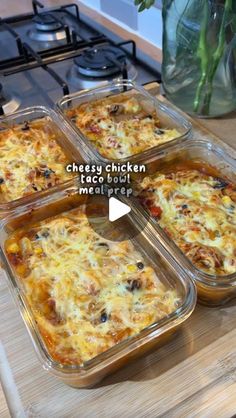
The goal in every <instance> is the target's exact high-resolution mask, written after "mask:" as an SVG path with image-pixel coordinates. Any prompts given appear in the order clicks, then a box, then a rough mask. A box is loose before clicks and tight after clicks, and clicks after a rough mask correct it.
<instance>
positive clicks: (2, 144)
mask: <svg viewBox="0 0 236 418" xmlns="http://www.w3.org/2000/svg"><path fill="white" fill-rule="evenodd" d="M76 145H77V144H76ZM72 161H75V162H77V161H81V162H82V157H81V154H80V152H79V151H78V149H77V147H76V146H75V142H74V140H73V134H72V133H71V130H70V129H68V128H67V127H66V123H65V121H62V120H61V119H60V117H59V115H58V114H57V113H56V112H54V111H53V110H50V109H47V108H45V107H41V106H35V107H30V108H27V109H23V110H20V111H18V112H15V113H14V114H12V115H8V116H4V117H1V118H0V214H1V216H3V214H4V213H5V212H7V211H9V210H12V209H14V208H16V207H18V206H19V205H22V204H24V203H26V202H29V201H30V200H32V199H35V198H38V197H39V196H42V195H43V194H44V193H45V192H46V191H48V190H53V189H55V187H57V186H58V185H59V184H62V183H64V184H67V183H68V181H70V180H71V179H72V177H74V175H73V176H72V175H71V174H68V173H67V172H66V170H65V166H66V164H68V163H69V162H72Z"/></svg>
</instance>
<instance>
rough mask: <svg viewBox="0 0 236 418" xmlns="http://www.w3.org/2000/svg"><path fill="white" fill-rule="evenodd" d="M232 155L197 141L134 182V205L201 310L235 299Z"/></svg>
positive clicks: (235, 170)
mask: <svg viewBox="0 0 236 418" xmlns="http://www.w3.org/2000/svg"><path fill="white" fill-rule="evenodd" d="M227 149H228V147H227ZM235 155H236V153H235V151H234V150H233V149H232V150H231V153H230V154H228V153H227V152H226V150H225V149H224V148H223V146H222V147H221V146H218V145H216V144H214V143H211V142H206V141H202V140H196V141H194V142H191V143H190V142H188V143H185V144H180V145H174V146H170V147H169V148H168V149H166V150H165V151H163V152H160V153H159V154H157V155H155V156H153V158H150V159H149V160H147V161H146V173H145V174H144V175H142V176H141V177H140V176H138V178H137V177H136V178H135V179H134V183H135V186H134V189H135V196H136V197H135V198H133V199H134V200H135V203H134V204H136V205H137V208H139V209H140V211H141V213H142V214H143V215H144V216H145V217H147V218H148V219H149V221H150V228H151V230H152V234H153V235H155V236H156V237H157V239H158V240H159V241H160V242H161V243H162V245H163V246H164V247H165V248H166V249H167V250H168V251H169V253H170V254H172V256H173V257H174V258H175V260H176V261H177V262H178V263H179V265H181V266H182V267H183V268H184V269H185V271H186V272H188V273H189V275H190V277H191V278H192V279H193V280H194V281H195V283H196V285H197V290H198V299H199V301H200V302H202V303H205V304H207V305H220V304H223V303H226V302H227V301H229V300H230V299H232V298H234V297H236V159H235ZM137 199H138V200H137Z"/></svg>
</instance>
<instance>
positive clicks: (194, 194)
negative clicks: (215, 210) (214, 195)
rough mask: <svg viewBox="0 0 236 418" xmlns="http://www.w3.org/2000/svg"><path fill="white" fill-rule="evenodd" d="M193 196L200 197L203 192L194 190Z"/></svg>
mask: <svg viewBox="0 0 236 418" xmlns="http://www.w3.org/2000/svg"><path fill="white" fill-rule="evenodd" d="M193 197H194V198H195V199H200V197H201V193H200V192H193Z"/></svg>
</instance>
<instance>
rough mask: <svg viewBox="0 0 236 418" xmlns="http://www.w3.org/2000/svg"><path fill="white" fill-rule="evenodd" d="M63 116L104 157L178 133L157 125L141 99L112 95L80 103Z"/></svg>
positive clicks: (125, 153)
mask: <svg viewBox="0 0 236 418" xmlns="http://www.w3.org/2000/svg"><path fill="white" fill-rule="evenodd" d="M67 116H69V118H70V119H71V120H72V121H73V122H74V123H75V124H76V126H77V127H78V128H79V129H80V131H82V133H83V134H84V135H85V136H86V137H87V138H88V139H89V140H90V141H91V142H92V145H93V146H95V147H96V149H97V151H98V152H99V153H100V154H101V155H102V156H103V157H106V158H110V159H119V158H126V157H129V156H132V155H135V154H138V153H141V152H143V151H145V150H147V149H149V148H152V147H155V146H157V145H160V144H163V143H165V142H168V141H171V140H173V139H175V138H177V137H178V136H179V133H178V132H177V131H176V130H175V129H163V128H160V121H159V120H158V118H157V115H156V112H155V111H152V113H151V114H148V113H147V111H146V110H145V109H144V107H143V105H142V102H141V100H138V99H137V98H135V97H129V96H128V97H127V96H122V95H120V96H116V97H110V98H106V99H104V100H96V101H92V102H88V103H85V104H82V105H80V106H78V107H76V108H73V109H70V110H69V111H67Z"/></svg>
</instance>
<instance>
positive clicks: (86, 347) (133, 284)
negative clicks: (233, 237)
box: [0, 185, 196, 387]
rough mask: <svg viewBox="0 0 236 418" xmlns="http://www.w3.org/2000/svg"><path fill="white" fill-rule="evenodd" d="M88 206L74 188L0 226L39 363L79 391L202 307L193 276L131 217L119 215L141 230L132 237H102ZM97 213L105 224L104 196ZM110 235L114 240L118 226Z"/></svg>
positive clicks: (12, 282) (14, 291) (10, 280)
mask: <svg viewBox="0 0 236 418" xmlns="http://www.w3.org/2000/svg"><path fill="white" fill-rule="evenodd" d="M85 203H86V199H85V198H84V197H82V196H79V195H78V193H77V187H76V185H74V186H73V187H72V186H71V187H70V188H68V189H63V188H61V190H60V191H57V192H56V193H54V194H51V196H50V197H49V196H48V197H45V198H44V199H41V200H40V201H38V202H37V203H35V207H34V208H33V210H32V205H31V208H29V207H27V206H22V207H21V208H20V209H19V210H18V213H17V214H16V213H15V214H13V213H12V214H9V215H8V216H7V218H5V219H4V220H3V221H2V222H1V230H0V249H1V256H2V261H3V264H4V268H5V270H6V272H7V276H8V278H7V280H8V283H9V285H10V289H11V292H12V294H13V296H14V298H15V300H16V302H17V305H18V307H19V309H20V312H21V315H22V318H23V320H24V322H25V324H26V326H27V329H28V331H29V333H30V336H31V339H32V341H33V345H34V347H35V350H36V352H37V354H38V356H39V358H40V360H41V363H42V364H43V366H44V368H45V369H47V370H48V371H50V372H51V373H53V374H54V375H56V376H57V377H58V378H60V379H61V380H62V381H64V382H65V383H66V384H68V385H71V386H76V387H89V386H91V385H94V384H95V383H97V382H98V381H100V380H101V379H102V378H103V377H105V376H106V375H108V374H110V373H112V372H113V371H115V370H117V369H118V368H120V367H121V366H122V365H125V364H127V363H129V361H130V360H131V359H133V358H135V357H137V356H140V355H141V354H143V353H145V352H146V351H147V350H150V349H151V348H153V347H156V346H158V345H159V344H163V343H164V342H165V341H166V340H167V339H168V338H169V337H170V336H171V335H173V333H174V332H175V331H176V330H177V328H179V326H180V325H181V323H182V322H184V321H185V320H186V319H187V318H188V317H189V315H190V314H191V313H192V311H193V309H194V306H195V303H196V292H195V286H194V284H193V282H192V281H191V280H189V279H188V277H187V275H186V273H185V272H184V271H183V270H182V268H181V267H180V266H178V264H177V263H176V262H175V261H174V260H172V259H171V258H170V257H169V255H168V252H167V251H165V249H164V248H162V247H161V245H159V243H158V242H157V243H155V246H154V245H153V243H152V241H151V240H150V237H149V235H148V233H147V234H146V233H144V232H140V229H139V227H138V226H136V225H135V222H134V220H135V217H133V218H134V220H132V219H131V216H129V215H127V216H126V217H125V219H123V220H122V225H123V229H124V230H125V231H127V228H128V226H129V229H130V230H132V231H133V230H135V231H136V232H137V235H135V236H134V238H132V240H128V241H115V242H114V241H110V240H106V239H104V238H103V237H102V236H100V235H97V234H96V233H95V232H94V231H93V230H92V229H91V227H90V224H88V222H87V220H86V218H85V217H84V204H85ZM89 209H90V207H89V203H87V207H86V213H88V210H89ZM91 211H92V212H91V213H92V216H95V218H96V219H97V220H99V221H101V220H103V218H104V208H103V204H102V203H101V202H100V203H99V205H98V206H96V205H94V204H92V207H91ZM81 213H82V215H81ZM101 214H102V215H101ZM78 216H79V218H78ZM81 216H82V217H81ZM49 218H51V219H49ZM78 219H79V221H78ZM81 222H82V223H81ZM122 225H121V224H120V229H119V230H120V232H119V233H121V234H122ZM84 228H85V229H84ZM113 233H114V234H115V235H116V238H117V228H116V227H115V226H114V231H113ZM69 237H71V241H70V244H69ZM84 240H85V241H86V242H85V241H84ZM55 245H56V247H57V248H56V247H55ZM91 245H92V247H91ZM68 248H69V250H68ZM78 248H79V249H80V250H79V252H78ZM82 249H86V251H82ZM81 254H84V258H83V259H82V258H81V257H82V256H81ZM58 255H59V258H58V257H57V256H58ZM73 257H74V258H73ZM75 260H76V261H75ZM53 263H54V264H53ZM52 265H54V267H55V268H56V270H52ZM44 267H45V269H44ZM43 269H44V270H43ZM63 269H65V270H63ZM78 272H79V273H78ZM88 274H89V276H88ZM99 274H100V275H99ZM88 277H89V280H88ZM36 279H37V280H36ZM48 284H50V287H48ZM81 286H82V289H83V291H81ZM59 288H61V291H59ZM75 289H76V292H75ZM58 292H59V293H58ZM63 295H64V296H63ZM72 302H73V303H72ZM131 302H132V303H134V302H135V303H134V304H133V305H132V303H131ZM130 303H131V305H130ZM84 304H85V305H84ZM86 304H88V307H87V308H86V306H87V305H86ZM130 306H132V309H131V308H130ZM128 307H129V308H130V309H128ZM143 307H144V308H143ZM98 313H99V315H97V314H98ZM81 315H82V316H81ZM86 315H90V316H88V317H87V316H86ZM155 318H156V320H155ZM134 323H135V324H136V325H135V326H134V325H132V324H134ZM68 327H69V328H68ZM86 330H88V334H86V333H87V331H86ZM98 342H99V344H98ZM58 350H59V351H58ZM60 350H61V351H60ZM91 350H92V351H91Z"/></svg>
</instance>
